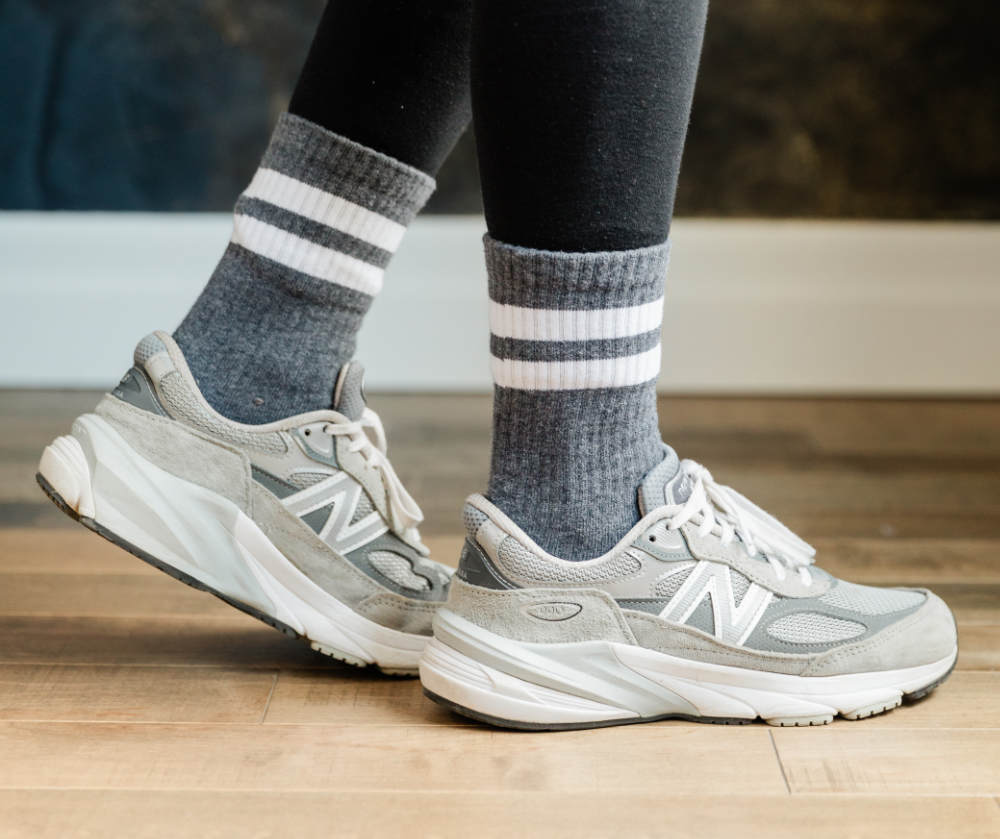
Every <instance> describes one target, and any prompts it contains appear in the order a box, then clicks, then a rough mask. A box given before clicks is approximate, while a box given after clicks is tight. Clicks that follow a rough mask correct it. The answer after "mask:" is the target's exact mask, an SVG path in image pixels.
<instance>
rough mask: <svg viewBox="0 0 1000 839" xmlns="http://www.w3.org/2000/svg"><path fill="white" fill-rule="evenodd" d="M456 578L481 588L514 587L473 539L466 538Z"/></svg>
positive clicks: (502, 588) (501, 588)
mask: <svg viewBox="0 0 1000 839" xmlns="http://www.w3.org/2000/svg"><path fill="white" fill-rule="evenodd" d="M455 576H456V577H457V578H458V579H460V580H461V581H462V582H465V583H468V584H469V585H473V586H478V587H480V588H491V589H500V590H504V589H510V588H514V585H513V584H512V583H510V582H508V581H507V580H505V579H504V578H503V575H502V574H501V573H500V572H499V571H498V570H497V569H496V566H494V565H493V563H492V562H491V561H490V558H489V557H488V556H486V553H485V552H484V551H483V549H482V548H480V547H479V545H478V544H476V542H475V541H474V540H473V539H472V538H471V537H466V539H465V543H464V544H463V545H462V553H461V556H460V557H459V560H458V570H457V571H456V572H455Z"/></svg>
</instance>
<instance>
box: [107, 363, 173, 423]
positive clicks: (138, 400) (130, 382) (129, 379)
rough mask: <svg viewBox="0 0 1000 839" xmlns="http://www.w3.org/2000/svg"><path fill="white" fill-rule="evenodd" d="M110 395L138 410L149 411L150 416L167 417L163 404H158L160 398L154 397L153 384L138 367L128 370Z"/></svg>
mask: <svg viewBox="0 0 1000 839" xmlns="http://www.w3.org/2000/svg"><path fill="white" fill-rule="evenodd" d="M111 395H112V396H114V397H115V398H117V399H120V400H121V401H122V402H127V403H128V404H129V405H132V406H134V407H136V408H139V409H140V410H143V411H149V412H150V413H151V414H157V415H159V416H161V417H166V416H169V415H168V414H167V410H166V408H164V407H163V403H161V402H160V398H159V397H158V396H157V395H156V389H155V388H154V387H153V382H152V381H151V380H150V378H149V376H147V375H146V373H145V371H144V370H142V369H141V368H140V367H138V366H135V367H130V368H129V370H128V371H127V372H126V373H125V375H124V376H122V379H121V381H120V382H119V383H118V385H117V386H116V387H115V388H114V390H112V391H111Z"/></svg>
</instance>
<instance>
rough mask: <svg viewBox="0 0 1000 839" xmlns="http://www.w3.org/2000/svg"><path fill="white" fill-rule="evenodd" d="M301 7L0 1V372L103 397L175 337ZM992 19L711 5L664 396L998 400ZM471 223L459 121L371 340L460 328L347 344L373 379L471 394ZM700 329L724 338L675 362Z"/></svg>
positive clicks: (290, 48) (481, 344)
mask: <svg viewBox="0 0 1000 839" xmlns="http://www.w3.org/2000/svg"><path fill="white" fill-rule="evenodd" d="M322 7H323V0H283V2H280V3H279V2H274V0H241V2H236V0H170V2H166V0H146V2H142V3H136V2H129V1H128V0H74V2H72V3H68V2H59V0H0V78H3V79H4V80H5V84H3V85H2V86H0V112H2V114H3V120H2V123H0V210H2V211H4V213H3V216H0V246H2V248H3V252H4V259H3V264H2V265H0V282H2V287H3V290H4V293H5V297H6V298H7V299H6V305H5V306H4V310H5V312H4V314H3V315H0V317H2V318H3V323H0V325H2V326H3V327H4V328H3V329H2V330H0V336H2V337H0V342H2V345H0V350H5V352H2V353H0V355H2V357H3V359H4V360H3V361H0V383H6V384H19V385H24V384H28V385H31V384H50V385H64V384H74V383H76V384H83V385H95V386H96V385H101V384H105V383H106V382H107V381H108V380H109V379H110V378H113V377H114V376H115V375H117V371H118V368H119V367H121V361H122V359H123V358H127V354H128V351H129V348H130V346H131V344H132V341H133V340H134V338H135V336H138V335H141V334H142V333H143V332H144V331H145V330H146V329H147V328H156V327H159V328H167V329H170V328H172V327H173V326H174V325H175V324H176V322H177V320H178V319H179V318H180V317H181V315H182V314H183V311H184V310H185V308H186V306H187V305H188V303H189V302H190V300H191V299H192V297H193V295H194V294H196V293H197V291H198V289H199V288H200V286H201V284H202V283H203V282H204V280H205V278H207V276H208V274H209V273H210V271H211V268H212V266H213V264H214V261H215V259H216V258H217V256H218V254H219V253H220V252H221V249H222V247H223V245H224V243H225V241H226V239H227V237H228V218H227V215H226V214H227V212H228V210H229V209H230V208H231V206H232V203H233V201H234V200H235V198H236V196H237V194H238V193H239V192H240V190H241V189H242V188H243V186H244V185H245V184H246V183H247V181H248V179H249V177H250V175H251V174H252V172H253V170H254V168H255V166H256V164H257V161H258V159H259V156H260V153H261V151H262V149H263V148H264V146H265V144H266V142H267V138H268V135H269V133H270V129H271V126H272V125H273V123H274V120H275V119H276V117H277V115H278V114H279V113H280V111H281V110H282V109H283V108H284V106H285V104H286V102H287V100H288V97H289V94H290V90H291V87H292V85H293V84H294V81H295V78H296V76H297V74H298V71H299V68H300V66H301V64H302V62H303V60H304V57H305V53H306V50H307V48H308V45H309V41H310V38H311V35H312V31H313V28H314V26H315V23H316V22H317V20H318V18H319V15H320V12H321V10H322ZM998 33H1000V7H998V6H997V4H995V3H989V2H979V0H957V2H954V3H948V4H943V3H940V2H935V0H905V1H904V0H867V1H866V2H860V1H859V0H799V2H796V3H788V2H776V1H775V0H718V2H715V3H713V4H712V7H711V11H710V22H709V26H708V32H707V39H706V43H705V49H704V56H703V61H702V69H701V75H700V79H699V86H698V91H697V95H696V98H695V105H694V112H693V116H692V122H691V128H690V133H689V138H688V143H687V150H686V155H685V163H684V171H683V174H682V177H681V183H680V192H679V198H678V202H677V214H678V216H679V217H680V218H681V221H680V222H679V223H678V225H677V227H676V229H675V240H676V241H675V251H674V253H675V260H674V265H673V267H672V272H671V280H670V289H671V291H670V293H669V295H668V314H667V318H668V320H667V323H668V330H670V334H676V335H677V340H676V341H675V342H674V344H673V346H671V342H669V341H668V342H667V347H668V352H669V355H668V356H666V357H665V370H664V380H663V387H664V388H665V389H681V390H687V391H691V390H696V391H697V390H706V389H707V390H710V391H719V390H721V391H737V392H739V391H760V390H765V391H774V390H777V391H783V392H784V391H789V392H801V391H806V392H884V391H890V392H905V393H911V392H942V391H947V392H957V393H966V392H982V391H993V390H995V389H996V387H997V385H998V380H997V375H996V373H995V368H996V367H997V365H995V364H994V363H993V362H994V361H995V360H996V357H997V354H998V350H1000V346H998V343H997V339H996V337H995V336H994V333H995V332H997V331H998V330H996V329H995V325H994V323H993V319H994V316H995V314H996V312H997V311H998V309H997V305H996V304H997V302H998V298H997V294H998V291H997V287H996V286H997V284H996V283H995V282H994V281H995V279H996V276H997V274H998V272H1000V268H998V267H997V266H998V255H1000V250H998V246H997V233H996V231H995V229H994V228H993V227H992V226H991V225H990V224H989V222H992V221H995V220H996V219H997V218H998V217H1000V95H998V92H1000V62H998V61H997V55H1000V34H998ZM53 211H55V212H53ZM479 212H480V203H479V194H478V178H477V174H476V163H475V148H474V145H473V141H472V137H471V132H470V133H468V134H467V135H466V136H465V138H464V139H463V140H462V141H461V143H460V144H459V146H458V148H457V149H456V150H455V153H454V154H453V156H452V158H451V159H450V160H449V161H448V163H447V164H446V165H445V167H444V169H443V171H442V172H441V175H440V178H439V189H438V191H437V193H436V194H435V196H434V197H433V198H432V200H431V203H430V205H429V207H428V210H427V214H425V216H424V217H423V219H422V220H421V222H420V223H419V224H418V225H417V226H416V228H415V229H414V232H413V235H412V236H411V237H410V241H408V242H407V243H406V244H405V245H404V247H403V249H402V252H401V253H400V255H399V258H398V259H397V261H396V263H395V264H394V266H393V268H392V269H391V272H390V277H389V280H388V281H387V289H386V293H385V295H384V297H383V298H380V300H379V301H378V303H377V304H376V307H375V312H374V317H373V321H372V325H371V326H370V327H369V329H368V330H367V333H368V334H369V335H370V334H372V333H377V332H381V333H382V334H385V332H384V330H388V329H391V328H393V324H394V323H395V322H396V319H397V318H399V317H401V316H402V313H403V312H404V311H407V310H412V307H414V306H417V307H427V317H428V318H429V319H430V322H431V323H433V322H434V321H435V320H436V319H437V318H438V317H440V316H441V315H442V314H445V315H446V316H448V317H449V318H451V315H450V314H449V313H447V312H443V311H442V306H445V305H448V303H449V302H450V303H451V305H452V306H453V307H457V309H458V310H460V311H462V312H463V313H464V314H466V315H467V317H466V318H465V325H464V328H459V329H458V330H457V331H456V332H455V334H454V335H453V336H451V337H452V341H451V342H450V343H449V341H448V338H447V336H441V335H439V334H438V332H439V331H437V330H432V329H430V328H429V329H428V331H427V332H426V334H421V335H418V336H416V337H417V343H419V344H420V349H419V350H418V351H417V352H416V354H415V355H411V356H410V357H409V358H404V359H401V358H400V357H399V354H398V353H390V352H387V351H386V350H384V349H381V348H380V347H379V346H378V345H377V344H376V343H375V342H371V341H369V342H367V343H365V342H364V340H365V339H363V343H362V351H363V353H364V354H365V355H367V356H368V357H369V360H370V361H372V362H374V363H372V364H371V365H370V366H371V367H372V376H373V383H374V384H375V385H376V386H382V387H388V388H392V389H401V388H414V389H428V388H429V389H446V390H456V389H457V390H462V389H484V388H486V387H487V386H488V375H487V367H486V364H487V360H486V344H485V334H486V332H485V326H484V324H485V308H484V301H485V295H484V293H483V283H482V280H483V274H482V268H481V265H480V262H481V260H480V255H479V254H480V251H479V243H478V236H479V234H480V232H481V220H480V218H479V215H478V214H479ZM101 213H114V214H116V215H113V216H110V217H109V216H105V215H102V214H101ZM119 213H128V214H129V215H127V216H123V215H117V214H119ZM148 214H153V215H148ZM161 214H169V215H161ZM772 219H781V220H784V221H783V222H782V223H780V224H776V223H768V222H766V221H765V220H772ZM861 221H863V222H864V223H859V222H861ZM931 222H938V224H931ZM949 222H950V224H949ZM956 222H963V223H962V224H954V223H956ZM671 304H673V305H671ZM708 321H710V322H712V323H714V324H716V327H717V329H716V332H717V333H718V336H717V337H718V338H719V339H720V340H721V341H722V343H721V344H717V345H716V350H715V351H713V353H712V355H711V357H709V358H706V357H705V355H704V353H696V352H690V355H685V352H687V350H685V349H684V348H685V347H688V348H690V347H692V346H693V345H695V344H697V342H698V341H699V340H700V335H699V334H698V333H697V332H695V331H693V330H692V329H691V327H690V326H689V325H690V324H692V323H705V322H708ZM95 325H100V326H101V327H102V334H103V335H105V336H106V340H105V341H102V342H100V344H101V345H100V346H97V345H95V342H94V341H93V338H92V336H93V334H94V330H95ZM928 333H932V334H934V335H936V339H935V340H934V341H932V342H927V341H926V340H925V336H926V335H927V334H928ZM53 335H58V336H61V338H60V340H58V341H55V342H53ZM748 344H752V345H753V346H754V347H755V352H754V353H750V354H747V353H746V352H745V351H744V350H743V349H741V348H745V347H746V346H747V345H748ZM70 346H72V347H73V352H72V353H68V351H67V348H68V347H70ZM473 346H474V347H478V348H479V351H478V352H473V353H469V352H468V348H469V347H473ZM793 348H794V352H793V351H791V350H792V349H793ZM459 350H464V352H459ZM373 354H374V355H373ZM456 355H459V356H462V357H461V358H460V359H457V360H456Z"/></svg>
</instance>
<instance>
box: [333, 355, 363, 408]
mask: <svg viewBox="0 0 1000 839" xmlns="http://www.w3.org/2000/svg"><path fill="white" fill-rule="evenodd" d="M366 405H367V400H366V399H365V368H364V367H363V366H362V365H361V363H360V362H358V361H348V362H347V364H345V365H344V366H343V367H341V368H340V373H339V374H338V376H337V384H336V385H334V387H333V410H335V411H337V412H338V413H341V414H343V415H344V416H345V417H347V418H348V419H349V420H359V419H361V414H362V412H363V411H364V410H365V406H366Z"/></svg>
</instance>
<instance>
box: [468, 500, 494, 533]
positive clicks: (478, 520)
mask: <svg viewBox="0 0 1000 839" xmlns="http://www.w3.org/2000/svg"><path fill="white" fill-rule="evenodd" d="M487 518H489V516H487V515H486V513H484V512H483V511H482V510H477V509H476V508H475V507H472V506H470V505H468V504H466V505H465V507H463V508H462V523H463V524H464V525H465V530H466V532H467V533H468V534H469V535H470V536H475V535H476V531H477V530H479V527H480V525H482V523H483V522H484V521H486V519H487Z"/></svg>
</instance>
